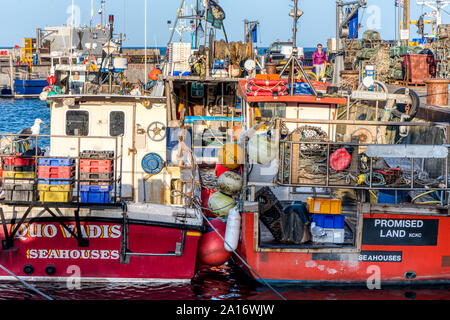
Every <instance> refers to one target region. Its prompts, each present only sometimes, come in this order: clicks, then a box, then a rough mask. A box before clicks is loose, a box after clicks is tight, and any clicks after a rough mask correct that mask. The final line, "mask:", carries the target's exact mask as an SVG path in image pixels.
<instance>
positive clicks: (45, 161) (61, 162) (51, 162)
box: [38, 158, 75, 167]
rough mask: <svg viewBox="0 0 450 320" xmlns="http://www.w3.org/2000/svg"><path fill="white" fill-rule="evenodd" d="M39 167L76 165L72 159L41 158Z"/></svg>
mask: <svg viewBox="0 0 450 320" xmlns="http://www.w3.org/2000/svg"><path fill="white" fill-rule="evenodd" d="M38 165H40V166H52V167H67V166H72V165H75V159H70V158H39V159H38Z"/></svg>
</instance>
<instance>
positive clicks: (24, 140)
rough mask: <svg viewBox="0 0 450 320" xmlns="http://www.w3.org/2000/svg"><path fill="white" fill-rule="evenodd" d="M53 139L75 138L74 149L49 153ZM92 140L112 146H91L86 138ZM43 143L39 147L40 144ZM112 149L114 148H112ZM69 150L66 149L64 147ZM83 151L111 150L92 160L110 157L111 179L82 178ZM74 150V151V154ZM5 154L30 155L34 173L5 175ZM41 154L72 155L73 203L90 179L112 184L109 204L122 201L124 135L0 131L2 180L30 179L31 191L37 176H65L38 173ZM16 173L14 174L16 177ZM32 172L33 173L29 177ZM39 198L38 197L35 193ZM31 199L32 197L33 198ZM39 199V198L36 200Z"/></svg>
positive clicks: (35, 183)
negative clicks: (69, 134)
mask: <svg viewBox="0 0 450 320" xmlns="http://www.w3.org/2000/svg"><path fill="white" fill-rule="evenodd" d="M53 139H64V140H68V139H70V140H71V141H72V142H73V141H76V150H72V148H71V150H70V154H71V155H70V156H68V155H67V152H64V151H63V150H61V151H62V152H61V155H58V152H57V151H56V152H54V151H53V152H52V153H51V155H49V154H47V153H48V148H49V147H48V142H49V141H51V140H53ZM94 140H96V141H98V140H100V141H102V142H103V143H102V145H107V144H108V143H109V145H113V148H109V149H108V150H103V149H102V150H92V147H90V146H89V142H93V141H94ZM41 147H42V148H41ZM112 149H113V150H112ZM66 150H68V149H66ZM85 151H100V152H106V154H110V153H111V151H113V156H105V157H103V156H102V157H101V158H100V159H98V158H94V157H92V158H91V159H92V160H112V163H113V166H112V169H111V173H112V176H111V178H110V179H101V178H100V175H99V178H89V179H87V178H83V179H82V178H81V166H80V159H86V157H83V156H82V153H83V152H85ZM73 154H76V155H75V156H73ZM7 157H19V158H29V159H30V158H31V159H34V161H33V162H34V168H33V171H34V173H33V174H32V175H29V177H28V178H24V177H23V175H22V174H20V172H16V173H17V174H14V175H13V177H11V178H9V177H5V176H4V172H5V166H4V163H5V161H4V158H7ZM41 158H52V159H73V160H74V161H75V167H76V169H75V171H76V174H75V177H73V178H71V184H72V183H73V184H74V189H73V191H74V195H75V194H76V196H75V197H74V198H73V201H72V203H75V204H79V203H80V202H81V198H80V186H81V185H83V184H85V185H91V184H92V183H94V184H96V183H98V184H99V185H102V184H103V185H109V186H111V193H110V194H111V200H110V202H109V204H115V203H121V202H122V200H123V199H122V167H123V135H119V136H113V137H105V136H78V135H77V136H66V135H46V134H40V135H31V134H11V133H4V134H3V133H2V134H0V160H1V166H2V176H1V179H2V183H5V180H8V179H9V180H14V181H17V183H20V182H21V181H23V182H24V181H27V182H33V183H34V186H35V187H34V192H35V193H36V192H37V184H38V180H53V181H62V180H67V179H63V178H52V179H48V178H42V177H39V176H38V163H39V159H41ZM16 175H17V177H16ZM31 176H32V177H31ZM34 198H35V199H38V198H37V197H34ZM5 202H15V201H5ZM33 202H34V201H33ZM36 202H39V201H36Z"/></svg>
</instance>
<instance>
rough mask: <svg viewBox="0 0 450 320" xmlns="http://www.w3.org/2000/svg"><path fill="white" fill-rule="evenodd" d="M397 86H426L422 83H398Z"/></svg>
mask: <svg viewBox="0 0 450 320" xmlns="http://www.w3.org/2000/svg"><path fill="white" fill-rule="evenodd" d="M399 84H400V85H401V86H407V87H425V86H426V84H425V83H423V82H408V81H399Z"/></svg>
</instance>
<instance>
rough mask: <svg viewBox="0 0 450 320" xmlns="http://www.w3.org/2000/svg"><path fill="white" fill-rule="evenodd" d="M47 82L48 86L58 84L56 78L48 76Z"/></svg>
mask: <svg viewBox="0 0 450 320" xmlns="http://www.w3.org/2000/svg"><path fill="white" fill-rule="evenodd" d="M47 82H48V84H50V85H53V84H55V82H56V78H55V76H48V77H47Z"/></svg>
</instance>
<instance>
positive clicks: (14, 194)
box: [2, 183, 35, 202]
mask: <svg viewBox="0 0 450 320" xmlns="http://www.w3.org/2000/svg"><path fill="white" fill-rule="evenodd" d="M2 189H3V190H4V191H5V201H18V202H33V201H34V199H35V197H34V196H35V192H34V184H30V183H24V184H20V183H3V185H2Z"/></svg>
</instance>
